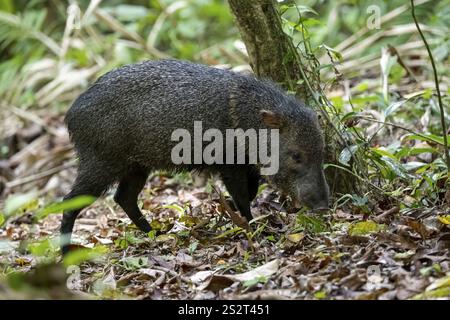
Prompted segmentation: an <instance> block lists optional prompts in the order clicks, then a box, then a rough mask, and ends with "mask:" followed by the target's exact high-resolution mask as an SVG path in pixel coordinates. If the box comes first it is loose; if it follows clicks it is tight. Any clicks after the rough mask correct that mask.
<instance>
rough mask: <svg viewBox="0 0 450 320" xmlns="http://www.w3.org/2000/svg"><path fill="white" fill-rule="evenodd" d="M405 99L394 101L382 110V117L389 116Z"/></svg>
mask: <svg viewBox="0 0 450 320" xmlns="http://www.w3.org/2000/svg"><path fill="white" fill-rule="evenodd" d="M405 102H406V100H401V101H396V102H393V103H391V104H390V105H389V106H388V107H387V108H386V109H385V110H384V117H385V118H387V117H389V116H390V115H391V114H392V113H394V112H395V111H397V109H398V108H400V107H401V106H402V105H403V104H404V103H405Z"/></svg>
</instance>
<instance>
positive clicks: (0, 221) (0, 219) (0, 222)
mask: <svg viewBox="0 0 450 320" xmlns="http://www.w3.org/2000/svg"><path fill="white" fill-rule="evenodd" d="M5 221H6V219H5V216H4V214H3V213H0V227H1V226H2V225H3V224H4V223H5Z"/></svg>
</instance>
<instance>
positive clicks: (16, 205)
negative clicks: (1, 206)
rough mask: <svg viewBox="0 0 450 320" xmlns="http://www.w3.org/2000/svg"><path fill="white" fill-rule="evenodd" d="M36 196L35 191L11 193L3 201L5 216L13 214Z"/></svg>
mask: <svg viewBox="0 0 450 320" xmlns="http://www.w3.org/2000/svg"><path fill="white" fill-rule="evenodd" d="M36 198H37V193H36V192H34V191H33V192H29V193H24V194H17V195H12V196H10V197H9V198H8V199H6V201H5V217H8V216H10V215H12V214H14V213H15V212H16V211H17V210H19V209H21V208H23V207H25V206H26V205H28V204H29V203H31V202H33V201H34V200H36Z"/></svg>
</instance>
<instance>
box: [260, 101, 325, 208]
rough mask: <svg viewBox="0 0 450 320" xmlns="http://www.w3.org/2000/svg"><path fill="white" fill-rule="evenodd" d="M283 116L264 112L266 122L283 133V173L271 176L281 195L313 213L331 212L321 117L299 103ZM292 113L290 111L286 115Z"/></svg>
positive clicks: (280, 162)
mask: <svg viewBox="0 0 450 320" xmlns="http://www.w3.org/2000/svg"><path fill="white" fill-rule="evenodd" d="M290 103H291V104H295V105H291V106H290V107H289V108H286V109H284V111H282V112H277V111H268V110H261V111H260V113H261V116H262V120H263V122H264V123H265V124H266V125H267V126H268V127H269V128H277V129H279V170H278V172H277V173H276V174H274V175H272V176H268V178H269V179H270V180H271V182H272V183H273V184H274V185H275V187H276V188H278V189H279V190H280V191H281V192H283V193H285V194H288V195H290V196H291V198H292V200H294V201H295V202H297V203H298V202H300V203H302V204H305V205H307V206H308V207H310V208H312V209H313V210H323V209H326V208H328V201H329V188H328V185H327V182H326V180H325V176H324V172H323V157H324V141H323V136H322V132H321V129H320V126H319V122H318V117H317V114H316V113H315V112H314V111H312V110H310V109H308V108H305V107H303V106H301V105H299V104H298V103H297V102H296V101H295V102H294V101H291V102H290ZM286 110H288V111H286Z"/></svg>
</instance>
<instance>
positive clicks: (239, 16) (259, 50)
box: [229, 0, 309, 102]
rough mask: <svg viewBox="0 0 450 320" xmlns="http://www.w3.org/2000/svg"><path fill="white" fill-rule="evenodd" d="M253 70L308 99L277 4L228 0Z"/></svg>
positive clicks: (305, 99)
mask: <svg viewBox="0 0 450 320" xmlns="http://www.w3.org/2000/svg"><path fill="white" fill-rule="evenodd" d="M229 4H230V8H231V11H232V12H233V14H234V16H235V18H236V23H237V26H238V29H239V31H240V34H241V36H242V40H243V41H244V43H245V46H246V48H247V52H248V56H249V59H250V66H251V67H252V69H253V72H254V73H255V74H256V75H257V76H258V77H262V78H268V79H271V80H273V81H275V82H277V83H279V84H280V85H282V86H283V87H284V88H285V89H287V90H290V91H293V92H295V93H296V95H297V96H301V97H302V99H303V100H304V101H305V102H309V101H308V100H309V92H308V90H306V87H305V86H299V85H297V83H298V81H299V80H302V76H301V71H300V66H299V64H298V59H299V56H298V52H297V50H295V48H294V47H293V44H292V41H291V39H290V38H289V36H288V35H287V34H285V33H284V31H283V28H282V25H281V19H280V15H279V14H278V12H277V10H276V3H275V2H274V1H272V0H251V1H248V0H229Z"/></svg>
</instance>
